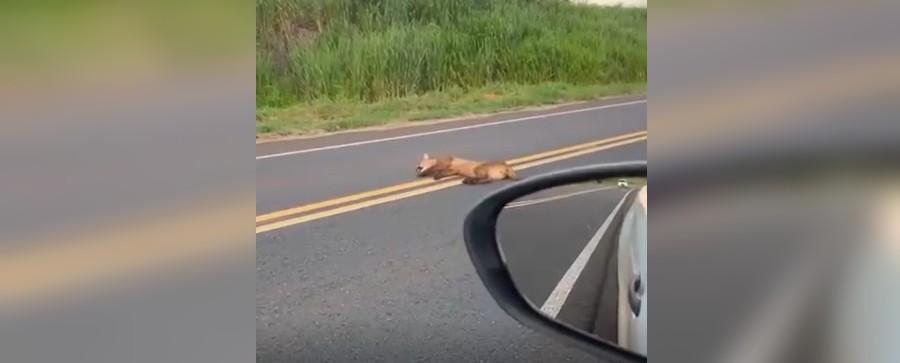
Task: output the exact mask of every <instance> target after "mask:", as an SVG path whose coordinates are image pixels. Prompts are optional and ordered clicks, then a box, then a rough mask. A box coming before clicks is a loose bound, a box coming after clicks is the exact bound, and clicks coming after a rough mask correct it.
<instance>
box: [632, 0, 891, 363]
mask: <svg viewBox="0 0 900 363" xmlns="http://www.w3.org/2000/svg"><path fill="white" fill-rule="evenodd" d="M660 5H661V6H660V7H659V8H654V9H653V10H654V11H653V17H652V18H651V21H650V28H649V34H650V39H649V44H650V46H649V52H650V53H649V62H650V64H649V69H648V72H649V74H650V75H651V76H650V85H649V94H648V97H649V99H650V100H651V102H650V103H649V107H650V109H649V111H650V113H649V116H648V117H649V120H648V124H649V125H648V126H649V127H650V132H651V134H653V138H652V142H650V158H651V172H650V180H651V183H652V184H653V185H654V188H653V190H654V192H653V196H652V197H651V198H653V199H654V203H652V205H653V213H652V217H651V219H650V220H651V224H650V226H651V227H650V228H651V231H650V234H649V235H650V236H652V238H651V246H650V249H651V259H650V266H652V270H653V275H654V276H658V277H657V278H656V279H655V284H656V287H655V288H654V292H655V294H654V297H653V301H654V315H653V321H652V322H651V325H652V326H653V328H652V337H651V339H650V341H651V342H652V344H651V345H650V354H649V356H651V357H653V360H658V361H664V362H692V363H697V362H896V361H898V359H900V350H898V348H897V347H896V345H895V344H893V341H894V340H896V339H895V338H896V336H898V335H897V333H898V331H897V329H898V328H897V327H898V326H900V324H898V323H900V315H898V314H896V313H895V312H894V309H890V307H892V306H897V296H896V292H895V291H894V290H896V289H893V288H892V287H893V286H897V282H898V279H900V269H898V266H900V253H898V251H900V250H898V249H897V246H898V243H900V239H898V234H897V227H896V224H897V222H898V221H900V219H898V214H897V213H898V211H900V204H898V199H897V192H898V189H900V188H898V187H900V179H898V176H900V175H898V174H897V173H896V168H895V165H897V164H896V162H895V160H894V159H895V158H894V156H896V155H900V153H898V151H900V150H898V148H900V123H898V122H897V120H900V108H898V105H897V102H896V100H897V97H898V91H900V72H897V65H898V64H900V41H898V38H897V37H896V35H897V34H900V23H898V22H897V21H896V20H895V19H897V16H898V14H900V5H898V4H897V3H896V2H893V3H892V2H886V1H882V2H877V1H864V2H854V3H839V2H811V1H794V2H774V3H773V2H764V3H757V2H734V1H732V2H725V3H712V2H706V3H704V2H674V1H673V2H667V3H665V4H660Z"/></svg>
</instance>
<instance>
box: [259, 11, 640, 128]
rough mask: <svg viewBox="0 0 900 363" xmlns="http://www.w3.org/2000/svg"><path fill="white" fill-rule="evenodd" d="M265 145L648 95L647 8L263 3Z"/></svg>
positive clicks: (261, 63) (261, 53)
mask: <svg viewBox="0 0 900 363" xmlns="http://www.w3.org/2000/svg"><path fill="white" fill-rule="evenodd" d="M256 9H257V69H256V87H257V91H256V101H257V113H256V114H257V116H256V131H257V137H263V138H268V137H273V136H285V135H298V134H310V133H316V132H322V131H337V130H344V129H350V128H358V127H365V126H375V125H383V124H387V123H393V122H403V121H418V120H425V119H435V118H444V117H452V116H460V115H465V114H473V113H484V112H492V111H498V110H504V109H512V108H520V107H525V106H537V105H546V104H553V103H560V102H567V101H579V100H590V99H595V98H599V97H602V96H608V95H616V94H624V93H635V92H642V91H644V89H645V85H646V79H647V73H646V65H647V54H646V48H647V47H646V44H647V42H646V33H647V32H646V24H647V12H646V9H627V8H625V9H623V8H602V7H595V6H584V5H573V4H569V3H567V2H564V1H559V0H441V1H436V0H369V1H361V0H257V5H256Z"/></svg>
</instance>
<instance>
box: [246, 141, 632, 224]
mask: <svg viewBox="0 0 900 363" xmlns="http://www.w3.org/2000/svg"><path fill="white" fill-rule="evenodd" d="M646 139H647V131H646V130H644V131H638V132H634V133H630V134H624V135H619V136H616V137H611V138H606V139H601V140H596V141H592V142H588V143H584V144H580V145H574V146H569V147H564V148H560V149H556V150H550V151H546V152H542V153H538V154H534V155H528V156H525V157H521V158H517V159H512V160H507V163H509V164H510V165H511V166H512V167H513V169H515V170H523V169H527V168H531V167H535V166H539V165H544V164H547V163H552V162H556V161H560V160H565V159H569V158H573V157H576V156H580V155H585V154H589V153H593V152H597V151H601V150H606V149H611V148H614V147H618V146H622V145H627V144H631V143H635V142H638V141H642V140H646ZM461 182H462V179H461V178H453V179H449V180H444V181H435V180H432V179H420V180H416V181H411V182H407V183H403V184H397V185H393V186H389V187H385V188H380V189H375V190H371V191H367V192H363V193H358V194H353V195H348V196H345V197H340V198H335V199H329V200H325V201H321V202H316V203H312V204H306V205H301V206H298V207H294V208H289V209H285V210H280V211H277V212H272V213H267V214H263V215H259V216H256V233H257V234H259V233H265V232H269V231H273V230H277V229H281V228H284V227H289V226H293V225H297V224H300V223H305V222H309V221H313V220H316V219H321V218H326V217H330V216H334V215H338V214H343V213H347V212H351V211H355V210H359V209H362V208H367V207H371V206H375V205H379V204H384V203H388V202H393V201H397V200H400V199H405V198H409V197H413V196H416V195H421V194H426V193H430V192H434V191H438V190H441V189H446V188H450V187H453V186H456V185H460V184H461Z"/></svg>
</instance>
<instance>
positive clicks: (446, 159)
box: [416, 154, 519, 184]
mask: <svg viewBox="0 0 900 363" xmlns="http://www.w3.org/2000/svg"><path fill="white" fill-rule="evenodd" d="M457 175H459V176H462V177H463V181H462V182H463V184H485V183H490V182H493V181H498V180H503V179H509V180H519V176H518V175H516V171H515V170H513V168H512V167H510V166H509V165H507V164H506V162H505V161H472V160H466V159H462V158H458V157H455V156H449V155H442V156H437V157H435V158H429V157H428V154H425V155H422V161H420V162H419V166H418V167H416V176H418V177H420V178H421V177H426V176H430V177H432V178H434V180H441V179H442V178H447V177H451V176H457Z"/></svg>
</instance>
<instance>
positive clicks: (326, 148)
mask: <svg viewBox="0 0 900 363" xmlns="http://www.w3.org/2000/svg"><path fill="white" fill-rule="evenodd" d="M640 103H647V100H646V99H644V100H637V101H630V102H623V103H614V104H611V105H603V106H594V107H588V108H580V109H577V110H569V111H561V112H555V113H548V114H542V115H534V116H527V117H521V118H514V119H511V120H503V121H495V122H488V123H483V124H477V125H469V126H462V127H455V128H452V129H443V130H435V131H428V132H420V133H417V134H409V135H401V136H393V137H386V138H382V139H374V140H366V141H357V142H351V143H347V144H339V145H330V146H323V147H317V148H312V149H303V150H296V151H287V152H283V153H277V154H269V155H261V156H257V157H256V160H265V159H271V158H277V157H282V156H289V155H298V154H306V153H311V152H316V151H325V150H334V149H342V148H345V147H351V146H360V145H368V144H375V143H379V142H385V141H394V140H403V139H411V138H414V137H421V136H429V135H437V134H443V133H447V132H454V131H462V130H469V129H477V128H480V127H488V126H497V125H503V124H508V123H514V122H520V121H527V120H534V119H538V118H545V117H556V116H562V115H569V114H573V113H580V112H587V111H595V110H602V109H606V108H614V107H621V106H629V105H636V104H640Z"/></svg>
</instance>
